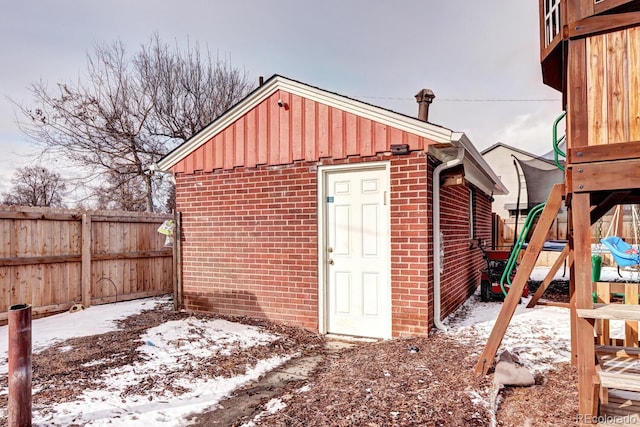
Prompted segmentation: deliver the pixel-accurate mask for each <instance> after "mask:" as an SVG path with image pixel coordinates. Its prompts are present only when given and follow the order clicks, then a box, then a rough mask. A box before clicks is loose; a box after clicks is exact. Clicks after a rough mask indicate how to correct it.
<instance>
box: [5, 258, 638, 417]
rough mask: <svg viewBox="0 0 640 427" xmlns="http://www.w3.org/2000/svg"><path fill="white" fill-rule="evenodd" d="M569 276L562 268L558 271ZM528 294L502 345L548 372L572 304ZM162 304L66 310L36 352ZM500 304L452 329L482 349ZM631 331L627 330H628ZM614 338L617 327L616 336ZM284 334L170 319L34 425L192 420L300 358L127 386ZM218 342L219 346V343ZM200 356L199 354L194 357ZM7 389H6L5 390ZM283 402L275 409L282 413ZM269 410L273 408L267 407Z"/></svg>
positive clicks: (537, 272)
mask: <svg viewBox="0 0 640 427" xmlns="http://www.w3.org/2000/svg"><path fill="white" fill-rule="evenodd" d="M547 272H548V268H545V267H537V268H536V269H534V271H533V273H532V275H531V278H532V279H533V280H538V281H540V280H542V279H543V278H544V277H545V276H546V274H547ZM621 273H622V274H623V278H622V279H620V278H619V277H618V275H617V270H616V268H615V267H604V268H603V271H602V274H601V278H602V280H609V281H613V280H616V278H617V279H618V280H630V279H634V278H637V277H638V273H637V272H635V271H628V270H622V271H621ZM556 279H558V280H568V272H567V276H566V277H562V269H560V271H559V272H558V274H557V275H556ZM527 302H528V298H523V302H522V304H520V305H519V306H518V307H517V309H516V312H515V314H514V316H513V319H512V321H511V323H510V324H509V327H508V328H507V332H506V334H505V337H504V339H503V341H502V346H501V349H509V350H510V351H511V352H512V353H513V354H515V355H517V356H518V357H519V359H520V361H521V362H522V363H523V364H524V365H525V366H527V367H528V368H530V369H531V370H533V371H538V372H544V371H547V370H549V369H552V368H553V365H555V364H557V363H561V362H569V358H570V326H569V325H570V323H569V311H568V310H567V309H566V308H559V307H550V306H537V307H534V308H533V309H527V308H526V304H527ZM158 305H162V306H164V307H165V308H167V309H168V308H169V307H170V300H169V299H167V298H147V299H142V300H136V301H129V302H121V303H117V304H107V305H100V306H94V307H91V308H89V309H87V310H84V311H81V312H76V313H63V314H58V315H55V316H50V317H47V318H42V319H36V320H34V321H33V324H32V333H33V340H32V341H33V349H34V350H33V351H34V353H36V352H38V351H40V350H42V349H44V348H46V347H47V346H49V345H51V344H53V343H56V342H60V341H63V340H65V339H68V338H72V337H80V336H90V335H94V334H100V333H104V332H108V331H113V330H116V329H117V325H116V320H118V319H123V318H125V317H127V316H130V315H132V314H136V313H139V312H141V311H142V310H145V309H150V308H153V307H156V306H158ZM501 307H502V303H500V302H487V303H484V302H480V300H479V297H478V295H475V296H473V297H472V298H470V299H469V300H468V301H467V302H466V303H465V305H464V306H463V307H462V308H461V309H460V310H458V311H457V312H456V313H454V314H453V315H452V316H450V317H449V318H448V319H447V320H446V322H445V323H446V325H447V326H448V328H449V329H448V331H447V334H450V335H452V336H455V337H456V338H457V339H460V340H462V341H466V342H472V343H475V344H476V348H477V351H478V354H479V352H480V351H481V350H482V347H483V346H484V344H485V343H486V341H487V339H488V337H489V334H490V333H491V330H492V328H493V325H494V323H495V320H496V318H497V317H498V313H499V311H500V309H501ZM621 330H623V329H621ZM612 334H613V335H615V334H616V332H613V333H612ZM277 338H278V337H277V336H275V335H273V334H271V333H267V332H265V331H263V330H261V329H260V328H258V327H255V326H247V325H242V324H238V323H232V322H229V321H226V320H220V319H217V320H216V319H211V320H207V319H196V318H194V317H190V318H186V319H184V320H180V321H175V320H174V321H169V322H166V323H164V324H161V325H160V326H157V327H155V328H151V329H149V330H148V331H147V332H146V334H145V335H143V336H142V337H141V340H140V346H139V347H138V351H139V352H141V353H143V354H144V356H145V357H144V358H145V361H144V362H143V363H137V364H136V365H135V366H124V367H121V368H118V369H117V370H114V371H111V372H108V373H107V374H106V375H104V377H103V383H104V387H101V389H100V390H86V391H85V392H84V394H83V395H81V396H80V397H79V398H78V399H77V400H76V401H73V402H68V403H63V404H59V405H57V406H56V407H55V408H54V409H53V411H52V412H51V413H49V414H47V415H44V414H40V413H38V411H35V412H34V424H35V425H40V426H61V425H68V424H84V425H88V426H103V425H114V424H115V425H127V426H147V425H161V426H178V425H185V423H186V421H185V417H186V416H187V415H189V414H192V413H197V412H201V411H203V410H205V409H206V408H209V407H211V406H212V405H215V404H216V403H217V402H219V401H221V400H222V399H223V398H224V397H226V396H228V395H230V394H231V393H232V392H233V390H235V389H236V388H238V387H240V386H242V385H243V384H245V383H247V382H248V381H251V380H253V379H256V378H258V377H259V376H261V375H262V374H264V373H266V372H268V371H269V370H272V369H274V368H275V367H277V366H279V365H281V364H282V363H284V362H286V360H288V359H289V358H291V357H293V356H294V355H288V356H278V357H273V358H270V359H267V360H260V361H259V362H258V363H257V365H256V366H255V367H254V368H253V369H250V370H247V371H246V373H245V374H243V375H240V376H236V377H233V378H213V379H195V380H193V379H192V380H189V381H187V380H186V379H185V380H184V381H182V383H181V384H179V385H180V386H182V387H184V389H185V390H186V391H185V392H184V393H180V394H178V395H175V394H173V393H172V392H171V391H167V392H166V393H164V395H162V396H160V398H158V399H155V400H154V401H150V400H149V399H148V398H147V397H146V396H145V395H144V394H140V395H126V397H124V398H123V397H122V394H121V391H122V390H123V389H124V388H125V387H127V386H130V385H131V384H138V383H140V382H141V381H143V380H144V379H145V378H149V377H150V376H151V375H154V374H155V375H158V374H160V375H162V373H163V372H165V373H166V372H171V370H172V369H174V368H176V367H177V366H178V365H179V364H181V363H185V361H189V360H190V356H196V358H198V357H210V356H215V355H216V354H219V355H225V354H228V348H229V346H240V347H241V348H249V347H251V346H255V345H264V344H267V343H269V342H271V341H273V340H275V339H277ZM7 341H8V340H7V326H2V327H0V375H2V374H5V375H6V372H7V367H6V360H7ZM212 342H213V343H215V344H213V345H212V344H211V343H212ZM191 360H193V359H191ZM6 393H7V389H6V388H4V389H2V388H0V395H2V394H6ZM278 405H279V402H278V399H276V400H274V402H272V406H273V407H270V408H269V409H270V410H273V411H275V410H276V409H277V407H278ZM266 412H269V411H266Z"/></svg>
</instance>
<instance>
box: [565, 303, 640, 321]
mask: <svg viewBox="0 0 640 427" xmlns="http://www.w3.org/2000/svg"><path fill="white" fill-rule="evenodd" d="M576 312H577V314H578V317H581V318H583V319H605V320H606V319H611V320H640V305H632V304H593V308H578V309H577V310H576Z"/></svg>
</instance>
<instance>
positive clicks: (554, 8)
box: [544, 0, 562, 47]
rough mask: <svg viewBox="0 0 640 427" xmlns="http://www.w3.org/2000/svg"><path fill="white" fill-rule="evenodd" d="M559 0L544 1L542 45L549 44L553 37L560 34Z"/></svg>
mask: <svg viewBox="0 0 640 427" xmlns="http://www.w3.org/2000/svg"><path fill="white" fill-rule="evenodd" d="M560 2H561V0H545V1H544V42H545V44H544V47H547V46H549V45H550V44H551V42H552V41H553V39H555V38H556V36H557V35H558V34H560V28H561V27H562V23H561V22H560V18H561V16H560Z"/></svg>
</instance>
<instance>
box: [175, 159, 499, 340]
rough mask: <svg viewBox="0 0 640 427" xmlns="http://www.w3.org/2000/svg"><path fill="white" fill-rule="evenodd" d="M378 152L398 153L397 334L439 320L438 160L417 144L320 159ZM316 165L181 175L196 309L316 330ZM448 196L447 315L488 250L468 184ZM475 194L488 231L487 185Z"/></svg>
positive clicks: (191, 303)
mask: <svg viewBox="0 0 640 427" xmlns="http://www.w3.org/2000/svg"><path fill="white" fill-rule="evenodd" d="M380 160H390V161H391V168H390V169H391V170H390V174H391V192H390V202H391V207H390V210H391V218H390V221H391V283H392V285H391V286H392V290H391V295H392V318H393V320H392V322H393V324H392V328H393V335H394V336H401V335H426V334H428V331H429V329H430V328H431V326H432V324H433V305H432V304H433V293H432V284H433V275H432V265H433V260H432V253H433V252H432V244H431V240H432V239H431V235H430V230H431V226H432V209H431V206H432V200H431V199H432V195H431V178H430V176H431V172H432V171H433V167H434V163H433V161H429V162H427V159H426V156H425V154H424V153H420V152H418V153H412V154H410V155H408V156H401V157H400V156H392V157H389V156H377V157H369V158H350V159H346V160H341V161H332V160H328V159H327V160H323V161H321V162H320V164H321V165H330V164H331V165H333V164H344V163H358V162H363V161H380ZM317 165H318V163H316V162H297V163H295V164H293V165H288V166H280V167H273V166H270V167H268V166H262V167H256V168H237V169H235V170H231V171H215V172H213V173H211V172H210V173H202V172H198V173H196V174H194V175H178V177H177V191H176V200H177V209H178V210H179V211H180V212H182V224H183V242H182V243H183V286H184V304H185V307H186V308H187V309H188V310H193V311H210V312H214V313H219V314H229V315H246V316H251V317H260V318H267V319H271V320H274V321H280V322H288V323H290V324H294V325H299V326H303V327H307V328H310V329H314V330H317V329H318V290H317V280H318V278H317V244H318V243H317V218H316V212H317V196H316V189H317V172H316V170H317ZM427 168H428V170H429V173H427ZM427 177H429V178H427ZM441 194H442V200H443V201H444V204H443V206H442V224H443V230H444V231H445V245H446V246H445V248H446V259H445V273H444V274H443V277H442V291H443V302H444V304H443V314H444V315H446V314H448V313H449V312H450V311H451V310H453V309H454V308H455V307H456V306H457V305H458V304H460V303H462V302H464V300H465V299H466V296H468V295H469V294H470V293H471V292H473V290H474V289H475V286H476V285H477V283H478V282H479V273H477V271H478V270H479V268H480V267H481V265H480V262H481V260H482V258H481V254H480V251H479V250H478V249H475V250H470V249H469V233H468V228H467V225H468V213H466V214H465V213H464V212H465V211H466V207H467V206H468V204H469V203H468V197H469V196H468V194H469V192H468V189H466V188H465V187H451V188H449V189H443V191H442V193H441ZM476 200H477V210H478V212H477V220H476V230H477V231H478V232H479V233H481V234H482V235H483V236H484V237H483V238H486V239H489V238H490V237H491V233H490V227H491V213H490V212H491V209H490V204H488V202H487V201H486V196H484V195H482V193H481V192H479V191H477V192H476ZM485 214H486V215H485ZM481 216H482V218H483V219H482V220H480V217H481ZM485 216H486V218H485Z"/></svg>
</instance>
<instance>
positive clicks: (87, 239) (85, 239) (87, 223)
mask: <svg viewBox="0 0 640 427" xmlns="http://www.w3.org/2000/svg"><path fill="white" fill-rule="evenodd" d="M81 271H82V273H81V274H82V304H83V305H84V306H85V307H90V306H91V216H90V215H89V214H86V213H85V214H82V267H81Z"/></svg>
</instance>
